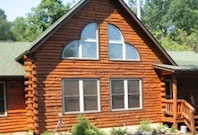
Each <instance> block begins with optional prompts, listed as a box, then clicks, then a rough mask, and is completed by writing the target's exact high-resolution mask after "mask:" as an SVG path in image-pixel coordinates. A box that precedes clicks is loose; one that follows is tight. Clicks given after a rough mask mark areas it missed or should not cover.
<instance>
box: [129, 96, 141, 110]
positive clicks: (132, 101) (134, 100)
mask: <svg viewBox="0 0 198 135" xmlns="http://www.w3.org/2000/svg"><path fill="white" fill-rule="evenodd" d="M128 98H129V108H134V107H140V99H139V95H131V96H129V97H128Z"/></svg>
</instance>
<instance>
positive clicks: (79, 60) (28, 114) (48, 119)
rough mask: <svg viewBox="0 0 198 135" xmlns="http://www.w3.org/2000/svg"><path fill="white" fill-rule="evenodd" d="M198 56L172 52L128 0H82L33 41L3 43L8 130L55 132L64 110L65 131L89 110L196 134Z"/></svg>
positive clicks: (2, 96)
mask: <svg viewBox="0 0 198 135" xmlns="http://www.w3.org/2000/svg"><path fill="white" fill-rule="evenodd" d="M183 53H184V54H183ZM191 55H192V56H191ZM185 56H189V58H186V57H185ZM197 56H198V55H197V54H196V53H193V52H166V51H165V50H164V49H163V48H162V47H161V46H160V45H159V43H158V42H157V41H156V40H155V38H154V37H153V36H152V35H151V33H149V32H148V30H147V29H146V28H145V27H144V26H143V24H142V23H141V21H140V20H138V19H137V17H136V16H135V15H134V14H133V13H132V11H131V10H130V9H129V7H128V6H127V5H126V4H125V3H124V2H123V0H100V1H99V0H81V1H80V2H79V3H77V4H76V5H75V6H74V7H73V8H72V9H71V10H70V11H69V12H68V13H66V14H65V15H64V16H62V17H61V18H60V19H59V20H58V21H57V22H55V23H54V24H53V25H52V26H51V27H50V28H48V29H47V30H46V31H45V32H44V33H43V34H42V35H41V36H39V37H38V38H37V39H36V40H35V41H34V42H33V43H19V42H16V43H12V42H1V43H0V133H11V132H12V133H13V132H26V131H29V130H31V131H34V133H36V134H41V133H42V132H44V131H53V129H54V128H55V126H56V124H57V120H58V114H59V113H62V115H63V116H62V120H63V121H64V123H65V124H66V127H64V130H70V129H71V127H72V126H73V125H74V124H75V123H76V122H77V116H78V115H79V114H84V115H85V116H86V117H87V118H89V119H90V121H91V122H93V123H95V124H96V126H97V127H99V128H111V127H121V126H123V125H126V126H131V125H138V124H139V123H140V122H141V121H143V120H152V122H153V123H162V122H168V123H172V124H173V125H174V127H175V128H178V124H179V123H185V124H186V125H187V126H188V128H189V130H190V131H191V132H193V133H195V132H196V125H195V121H196V118H197V117H196V109H198V92H197V89H198V83H197V82H198V66H196V65H198V61H197V60H198V58H196V57H197ZM192 59H194V61H193V60H192Z"/></svg>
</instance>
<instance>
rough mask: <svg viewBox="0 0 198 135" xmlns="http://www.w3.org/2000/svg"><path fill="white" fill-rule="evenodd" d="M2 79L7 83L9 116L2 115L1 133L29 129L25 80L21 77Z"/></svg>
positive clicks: (0, 122) (0, 121)
mask: <svg viewBox="0 0 198 135" xmlns="http://www.w3.org/2000/svg"><path fill="white" fill-rule="evenodd" d="M0 80H1V79H0ZM1 81H3V82H5V85H6V101H7V102H6V104H7V116H2V117H0V133H10V132H24V131H27V130H28V129H27V121H26V109H25V98H24V97H25V92H24V88H25V86H24V80H23V79H20V78H19V79H6V80H5V79H3V80H1Z"/></svg>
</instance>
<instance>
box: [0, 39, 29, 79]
mask: <svg viewBox="0 0 198 135" xmlns="http://www.w3.org/2000/svg"><path fill="white" fill-rule="evenodd" d="M29 47H30V43H27V42H0V77H2V76H24V75H25V71H24V67H23V65H21V64H20V63H18V62H17V61H16V60H15V59H16V58H17V57H18V56H19V55H20V54H21V53H23V52H24V51H25V50H28V49H29Z"/></svg>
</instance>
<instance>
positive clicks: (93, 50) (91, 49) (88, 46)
mask: <svg viewBox="0 0 198 135" xmlns="http://www.w3.org/2000/svg"><path fill="white" fill-rule="evenodd" d="M81 44H82V57H83V58H97V47H96V42H87V41H82V42H81Z"/></svg>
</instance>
